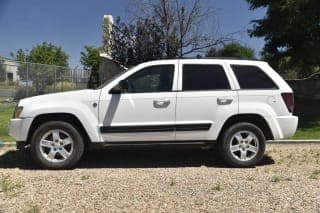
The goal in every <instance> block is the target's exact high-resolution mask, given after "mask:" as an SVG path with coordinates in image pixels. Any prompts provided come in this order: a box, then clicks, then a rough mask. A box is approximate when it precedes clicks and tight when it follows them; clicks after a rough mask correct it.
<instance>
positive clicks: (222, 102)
mask: <svg viewBox="0 0 320 213" xmlns="http://www.w3.org/2000/svg"><path fill="white" fill-rule="evenodd" d="M232 101H233V99H232V98H218V99H217V104H218V105H228V104H231V103H232Z"/></svg>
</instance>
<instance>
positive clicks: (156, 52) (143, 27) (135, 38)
mask: <svg viewBox="0 0 320 213" xmlns="http://www.w3.org/2000/svg"><path fill="white" fill-rule="evenodd" d="M113 28H114V30H113V31H112V38H113V42H112V43H113V46H112V58H113V59H114V60H116V61H118V62H120V64H122V65H124V66H126V67H128V66H132V65H136V64H139V63H142V62H145V61H150V60H156V59H161V58H163V54H164V43H163V32H162V30H161V27H160V26H159V25H157V24H156V22H155V21H154V20H152V19H141V20H138V21H137V22H136V23H134V24H129V25H128V24H125V23H123V22H121V19H120V17H118V18H117V19H116V22H115V24H114V26H113Z"/></svg>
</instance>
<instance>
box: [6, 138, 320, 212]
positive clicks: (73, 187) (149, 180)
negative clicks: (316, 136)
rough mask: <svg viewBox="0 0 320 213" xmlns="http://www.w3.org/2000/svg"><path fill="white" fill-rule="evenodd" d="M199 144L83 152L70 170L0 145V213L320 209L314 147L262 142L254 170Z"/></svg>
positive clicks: (319, 152)
mask: <svg viewBox="0 0 320 213" xmlns="http://www.w3.org/2000/svg"><path fill="white" fill-rule="evenodd" d="M215 154H216V153H215V152H214V151H208V150H201V149H198V148H184V149H176V148H161V149H158V148H157V149H156V148H149V149H147V148H144V149H130V150H128V149H124V148H121V149H120V148H118V149H111V150H100V151H94V152H90V153H87V154H86V155H85V156H84V158H83V160H82V161H81V162H80V164H79V165H78V167H77V168H76V169H74V170H71V171H47V170H39V169H38V168H36V167H34V165H33V163H32V162H31V158H30V157H29V153H28V151H23V152H19V151H16V150H15V149H14V148H0V191H1V192H0V212H16V211H18V212H27V211H29V212H57V211H58V212H109V211H118V212H119V211H120V212H123V211H124V212H141V211H142V212H199V211H202V212H218V211H219V212H220V211H221V210H222V211H224V212H252V211H254V212H261V211H262V212H269V211H276V212H279V211H286V212H288V211H289V212H296V211H297V212H301V211H307V212H319V209H320V145H310V144H309V145H308V144H306V145H274V144H272V145H271V144H269V145H268V146H267V152H266V155H265V157H264V159H263V161H262V162H261V165H259V166H257V167H256V168H249V169H235V168H226V167H224V165H223V164H222V163H221V162H220V160H219V158H218V157H215Z"/></svg>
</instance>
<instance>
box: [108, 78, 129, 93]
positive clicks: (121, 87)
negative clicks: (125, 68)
mask: <svg viewBox="0 0 320 213" xmlns="http://www.w3.org/2000/svg"><path fill="white" fill-rule="evenodd" d="M126 91H128V82H127V81H125V80H122V81H120V82H119V83H118V84H117V85H116V86H115V87H113V88H112V89H111V90H110V91H109V93H110V94H121V93H124V92H126Z"/></svg>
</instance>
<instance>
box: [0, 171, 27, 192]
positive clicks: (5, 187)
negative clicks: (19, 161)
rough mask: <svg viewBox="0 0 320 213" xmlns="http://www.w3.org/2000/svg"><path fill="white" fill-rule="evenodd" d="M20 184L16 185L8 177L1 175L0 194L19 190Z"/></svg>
mask: <svg viewBox="0 0 320 213" xmlns="http://www.w3.org/2000/svg"><path fill="white" fill-rule="evenodd" d="M21 187H22V184H19V183H18V184H16V183H14V182H13V181H12V180H11V179H10V175H3V174H1V177H0V192H4V193H6V194H8V193H11V192H13V191H14V190H15V189H17V188H21Z"/></svg>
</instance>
